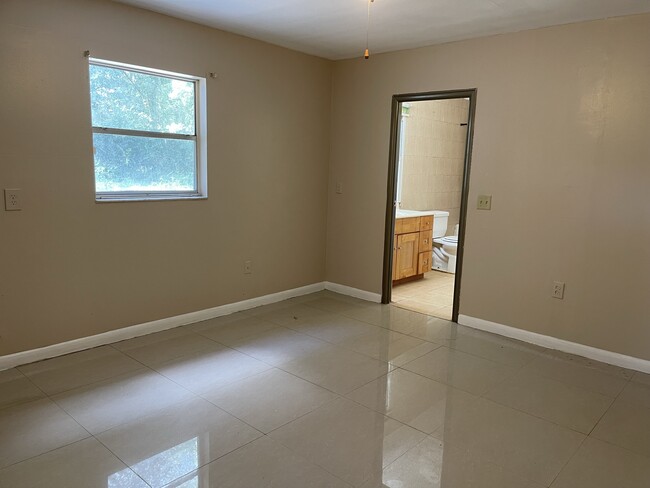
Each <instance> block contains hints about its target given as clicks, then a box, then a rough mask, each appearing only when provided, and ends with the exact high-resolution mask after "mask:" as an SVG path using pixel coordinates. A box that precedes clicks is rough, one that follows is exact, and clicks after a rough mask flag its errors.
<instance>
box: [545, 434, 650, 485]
mask: <svg viewBox="0 0 650 488" xmlns="http://www.w3.org/2000/svg"><path fill="white" fill-rule="evenodd" d="M648 486H650V459H648V458H647V457H644V456H640V455H638V454H635V453H633V452H630V451H628V450H626V449H621V448H620V447H616V446H613V445H612V444H608V443H606V442H602V441H599V440H597V439H594V438H592V437H588V438H587V439H586V440H585V442H584V444H582V446H580V449H578V452H577V453H576V455H575V456H573V458H572V459H571V461H569V464H567V466H566V467H565V468H564V469H563V470H562V472H561V473H560V475H559V476H558V477H557V479H556V480H555V482H554V483H553V484H552V485H551V488H613V487H625V488H646V487H648Z"/></svg>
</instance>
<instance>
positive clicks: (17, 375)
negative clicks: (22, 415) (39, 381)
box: [0, 369, 45, 409]
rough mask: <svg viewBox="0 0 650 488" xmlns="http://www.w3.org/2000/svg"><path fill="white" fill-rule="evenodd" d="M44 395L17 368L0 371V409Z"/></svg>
mask: <svg viewBox="0 0 650 488" xmlns="http://www.w3.org/2000/svg"><path fill="white" fill-rule="evenodd" d="M44 396H45V394H44V393H43V392H42V391H41V390H40V389H39V388H37V387H36V385H34V383H32V382H31V381H30V380H29V379H28V378H27V377H26V376H25V375H23V374H22V373H21V372H20V371H18V370H17V369H8V370H5V371H0V409H2V408H5V407H10V406H12V405H18V404H19V403H25V402H30V401H32V400H37V399H39V398H43V397H44Z"/></svg>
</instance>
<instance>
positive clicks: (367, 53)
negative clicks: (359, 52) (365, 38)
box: [363, 48, 370, 59]
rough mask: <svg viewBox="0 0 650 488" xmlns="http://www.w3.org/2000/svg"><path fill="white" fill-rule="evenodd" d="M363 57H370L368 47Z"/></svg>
mask: <svg viewBox="0 0 650 488" xmlns="http://www.w3.org/2000/svg"><path fill="white" fill-rule="evenodd" d="M363 57H364V58H365V59H368V58H369V57H370V51H368V48H366V52H364V53H363Z"/></svg>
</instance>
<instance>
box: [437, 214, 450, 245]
mask: <svg viewBox="0 0 650 488" xmlns="http://www.w3.org/2000/svg"><path fill="white" fill-rule="evenodd" d="M448 219H449V212H445V211H444V210H434V211H433V238H434V239H436V238H438V237H444V236H445V235H447V220H448Z"/></svg>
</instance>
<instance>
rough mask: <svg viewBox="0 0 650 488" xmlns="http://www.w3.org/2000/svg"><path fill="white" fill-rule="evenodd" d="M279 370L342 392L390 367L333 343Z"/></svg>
mask: <svg viewBox="0 0 650 488" xmlns="http://www.w3.org/2000/svg"><path fill="white" fill-rule="evenodd" d="M281 369H283V370H285V371H287V372H289V373H291V374H294V375H296V376H298V377H300V378H302V379H304V380H307V381H309V382H310V383H314V384H316V385H318V386H322V387H323V388H327V389H328V390H330V391H333V392H335V393H338V394H340V395H344V394H346V393H349V392H350V391H352V390H354V389H356V388H359V387H360V386H361V385H364V384H366V383H368V382H369V381H372V380H374V379H375V378H378V377H380V376H382V375H384V374H386V373H388V371H389V370H390V369H391V366H389V364H388V363H385V362H383V361H378V360H376V359H372V358H369V357H368V356H364V355H363V354H359V353H356V352H354V351H348V350H347V349H342V348H339V347H335V346H330V347H329V348H324V349H322V350H321V351H319V352H318V353H316V354H313V355H312V356H309V357H307V358H303V359H296V360H294V361H290V362H288V363H285V364H283V365H282V366H281Z"/></svg>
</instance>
